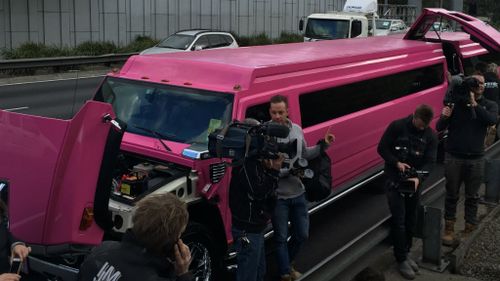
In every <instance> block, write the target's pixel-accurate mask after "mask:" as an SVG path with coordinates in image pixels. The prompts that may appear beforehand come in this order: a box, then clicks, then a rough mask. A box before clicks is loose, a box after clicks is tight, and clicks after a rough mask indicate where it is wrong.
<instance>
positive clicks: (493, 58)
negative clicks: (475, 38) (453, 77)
mask: <svg viewBox="0 0 500 281" xmlns="http://www.w3.org/2000/svg"><path fill="white" fill-rule="evenodd" d="M480 61H481V62H485V63H492V62H494V63H496V64H497V65H500V54H498V53H488V54H484V55H480V56H477V57H470V58H466V59H464V60H463V64H464V72H465V75H472V74H473V73H474V66H475V65H476V64H477V63H478V62H480Z"/></svg>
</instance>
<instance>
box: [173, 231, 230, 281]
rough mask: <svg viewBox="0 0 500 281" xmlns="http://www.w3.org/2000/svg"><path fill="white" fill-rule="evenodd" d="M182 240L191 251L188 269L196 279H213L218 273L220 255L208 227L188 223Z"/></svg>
mask: <svg viewBox="0 0 500 281" xmlns="http://www.w3.org/2000/svg"><path fill="white" fill-rule="evenodd" d="M182 240H183V241H184V243H185V244H186V245H187V246H188V247H189V250H190V251H191V258H192V261H191V265H190V266H189V270H190V271H191V272H192V273H193V275H194V277H195V280H196V281H215V280H217V276H219V275H220V273H221V270H222V266H221V255H220V253H219V251H217V247H216V244H215V239H214V238H213V236H212V233H211V232H210V230H208V228H206V227H205V226H203V225H202V224H199V223H189V224H188V226H187V228H186V231H185V232H184V234H183V235H182Z"/></svg>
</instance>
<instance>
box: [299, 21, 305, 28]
mask: <svg viewBox="0 0 500 281" xmlns="http://www.w3.org/2000/svg"><path fill="white" fill-rule="evenodd" d="M303 29H304V19H300V20H299V31H302V30H303Z"/></svg>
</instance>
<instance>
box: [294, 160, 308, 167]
mask: <svg viewBox="0 0 500 281" xmlns="http://www.w3.org/2000/svg"><path fill="white" fill-rule="evenodd" d="M308 164H309V163H308V162H307V160H306V159H304V158H300V159H299V160H297V165H298V166H299V167H301V168H305V167H307V165H308Z"/></svg>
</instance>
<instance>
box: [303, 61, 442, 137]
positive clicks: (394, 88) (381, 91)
mask: <svg viewBox="0 0 500 281" xmlns="http://www.w3.org/2000/svg"><path fill="white" fill-rule="evenodd" d="M443 73H444V72H443V65H442V64H436V65H432V66H427V67H423V68H418V69H414V70H410V71H405V72H400V73H396V74H391V75H388V76H384V77H378V78H374V79H370V80H365V81H361V82H357V83H353V84H348V85H343V86H338V87H333V88H329V89H324V90H320V91H316V92H310V93H304V94H302V95H300V96H299V103H300V113H301V116H302V127H304V128H307V127H310V126H313V125H316V124H319V123H322V122H325V121H328V120H331V119H334V118H338V117H341V116H344V115H347V114H350V113H353V112H356V111H360V110H363V109H366V108H369V107H373V106H376V105H379V104H382V103H385V102H388V101H391V100H394V99H397V98H401V97H404V96H407V95H410V94H413V93H416V92H420V91H423V90H425V89H429V88H432V87H435V86H438V85H440V84H442V83H443V78H444V76H443Z"/></svg>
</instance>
